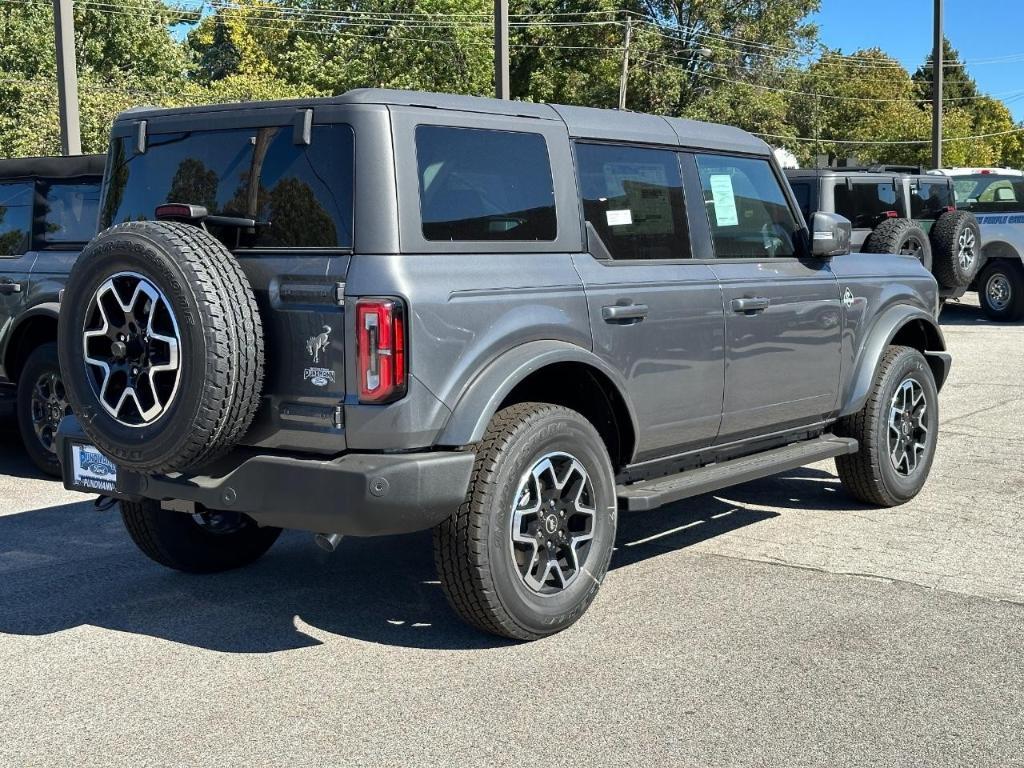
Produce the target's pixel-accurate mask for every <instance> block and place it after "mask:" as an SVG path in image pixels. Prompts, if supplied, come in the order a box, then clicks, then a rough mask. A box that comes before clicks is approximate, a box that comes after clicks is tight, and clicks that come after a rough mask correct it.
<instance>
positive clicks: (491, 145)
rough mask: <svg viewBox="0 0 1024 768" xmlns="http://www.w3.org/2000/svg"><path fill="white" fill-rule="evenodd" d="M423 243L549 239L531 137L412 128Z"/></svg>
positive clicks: (535, 140)
mask: <svg viewBox="0 0 1024 768" xmlns="http://www.w3.org/2000/svg"><path fill="white" fill-rule="evenodd" d="M416 163H417V168H418V176H419V186H420V216H421V219H422V222H423V237H425V238H426V239H427V240H448V241H453V240H520V241H521V240H554V239H555V236H556V234H557V229H558V227H557V220H556V217H555V185H554V182H553V181H552V179H551V163H550V161H549V159H548V149H547V143H546V142H545V141H544V137H543V136H541V135H540V134H536V133H518V132H512V131H495V130H486V129H478V128H449V127H445V126H439V125H421V126H419V127H417V128H416Z"/></svg>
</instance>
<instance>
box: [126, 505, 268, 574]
mask: <svg viewBox="0 0 1024 768" xmlns="http://www.w3.org/2000/svg"><path fill="white" fill-rule="evenodd" d="M119 506H120V508H121V518H122V520H124V527H125V528H126V529H127V531H128V535H129V536H131V538H132V541H133V542H135V546H137V547H138V548H139V550H140V551H141V552H142V553H143V554H144V555H145V556H146V557H148V558H149V559H150V560H153V561H154V562H157V563H159V564H160V565H163V566H166V567H167V568H173V569H174V570H176V571H182V572H184V573H219V572H221V571H229V570H232V569H234V568H241V567H243V566H246V565H249V564H250V563H253V562H255V561H256V560H258V559H259V558H260V557H262V556H263V555H264V554H265V553H266V552H267V550H268V549H270V547H271V546H273V544H274V542H275V541H277V537H278V536H280V535H281V529H280V528H271V527H265V528H261V527H260V526H258V525H256V523H255V522H253V521H252V520H251V519H250V518H247V517H244V518H243V519H242V524H241V527H240V528H239V529H238V530H234V531H232V532H228V533H211V532H210V530H208V529H207V528H204V527H203V526H202V525H200V524H199V523H198V522H196V520H195V519H194V518H193V517H192V515H189V514H187V513H185V512H175V511H171V510H166V509H161V507H160V504H159V503H158V502H155V501H150V500H144V501H141V502H131V501H122V502H120V504H119Z"/></svg>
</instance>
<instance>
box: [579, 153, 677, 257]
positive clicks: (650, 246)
mask: <svg viewBox="0 0 1024 768" xmlns="http://www.w3.org/2000/svg"><path fill="white" fill-rule="evenodd" d="M576 164H577V167H578V169H579V183H580V195H581V196H582V198H583V215H584V217H585V218H586V220H587V221H588V222H590V224H592V225H593V227H594V229H595V230H596V231H597V234H598V235H600V237H601V240H602V241H603V242H604V244H605V247H606V248H607V249H608V252H609V253H610V254H611V256H612V258H613V259H616V260H619V259H688V258H690V255H691V254H690V235H689V230H688V228H687V221H686V206H685V203H684V199H683V180H682V178H681V176H680V173H679V159H678V157H677V155H676V153H675V152H671V151H668V150H662V149H639V148H635V147H620V146H613V145H608V144H577V145H576Z"/></svg>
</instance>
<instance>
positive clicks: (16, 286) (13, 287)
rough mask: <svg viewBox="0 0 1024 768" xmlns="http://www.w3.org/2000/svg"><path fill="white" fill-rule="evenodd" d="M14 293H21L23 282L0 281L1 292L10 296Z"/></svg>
mask: <svg viewBox="0 0 1024 768" xmlns="http://www.w3.org/2000/svg"><path fill="white" fill-rule="evenodd" d="M12 293H21V283H15V282H14V281H13V280H2V281H0V294H2V295H4V296H9V295H10V294H12Z"/></svg>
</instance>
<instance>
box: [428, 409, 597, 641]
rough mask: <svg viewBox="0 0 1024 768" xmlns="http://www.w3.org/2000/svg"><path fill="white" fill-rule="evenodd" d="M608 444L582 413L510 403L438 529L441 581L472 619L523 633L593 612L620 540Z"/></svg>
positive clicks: (505, 632) (542, 631)
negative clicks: (617, 538) (467, 484)
mask: <svg viewBox="0 0 1024 768" xmlns="http://www.w3.org/2000/svg"><path fill="white" fill-rule="evenodd" d="M615 523H616V498H615V481H614V477H613V474H612V467H611V462H610V460H609V458H608V451H607V449H606V448H605V445H604V443H603V442H602V441H601V438H600V436H599V435H598V434H597V431H596V430H595V429H594V427H593V426H592V425H591V424H590V422H588V421H587V420H586V419H584V418H583V417H582V416H581V415H580V414H578V413H576V412H575V411H571V410H568V409H567V408H562V407H559V406H554V405H547V404H541V403H522V404H519V405H515V406H511V407H509V408H505V409H504V410H502V411H500V412H499V413H497V414H496V415H495V417H494V419H492V421H491V424H490V426H489V427H488V430H487V433H486V435H485V436H484V439H483V441H482V442H481V443H480V445H479V452H478V454H477V459H476V466H475V469H474V471H473V477H472V480H471V482H470V487H469V491H468V493H467V495H466V501H465V502H464V503H463V504H462V506H461V507H460V508H459V510H458V511H457V512H456V513H455V514H454V515H452V516H451V518H449V519H448V520H446V521H445V522H443V523H441V524H440V525H439V526H438V527H437V528H435V529H434V556H435V560H436V563H437V570H438V574H439V576H440V580H441V585H442V587H443V588H444V591H445V594H446V595H447V597H448V600H449V602H450V603H451V605H452V607H453V608H454V609H455V611H456V612H457V613H458V614H459V615H460V616H461V617H462V618H463V619H465V620H466V621H467V622H468V623H469V624H472V625H473V626H475V627H477V628H479V629H481V630H483V631H485V632H490V633H492V634H496V635H501V636H504V637H509V638H512V639H515V640H535V639H537V638H540V637H544V636H546V635H551V634H554V633H555V632H558V631H560V630H563V629H565V628H566V627H568V626H570V625H571V624H573V623H574V622H575V621H576V620H577V619H579V618H580V616H582V615H583V613H584V611H586V609H587V607H588V606H589V605H590V603H591V602H592V601H593V599H594V597H595V596H596V595H597V590H598V588H599V586H600V584H601V581H602V580H603V578H604V576H605V573H606V572H607V570H608V563H609V561H610V560H611V555H612V548H613V545H614V542H615Z"/></svg>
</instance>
